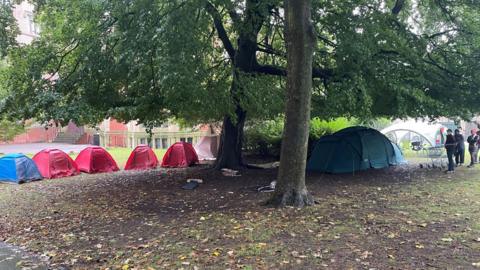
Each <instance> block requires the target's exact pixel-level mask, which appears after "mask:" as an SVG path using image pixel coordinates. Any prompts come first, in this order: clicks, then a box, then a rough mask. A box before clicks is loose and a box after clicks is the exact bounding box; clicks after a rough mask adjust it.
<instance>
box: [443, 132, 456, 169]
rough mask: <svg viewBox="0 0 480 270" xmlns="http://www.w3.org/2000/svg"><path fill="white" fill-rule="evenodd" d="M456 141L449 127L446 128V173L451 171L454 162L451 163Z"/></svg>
mask: <svg viewBox="0 0 480 270" xmlns="http://www.w3.org/2000/svg"><path fill="white" fill-rule="evenodd" d="M456 146H457V143H456V142H455V137H454V136H453V132H452V130H451V129H448V130H447V138H446V140H445V149H446V150H447V157H448V171H447V173H453V171H454V168H455V164H454V163H453V155H454V154H455V150H456Z"/></svg>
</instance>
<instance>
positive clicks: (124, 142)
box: [98, 131, 211, 149]
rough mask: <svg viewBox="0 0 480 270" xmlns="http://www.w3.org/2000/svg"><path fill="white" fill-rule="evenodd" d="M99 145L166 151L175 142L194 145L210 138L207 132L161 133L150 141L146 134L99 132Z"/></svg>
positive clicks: (155, 134)
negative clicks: (142, 146) (139, 146)
mask: <svg viewBox="0 0 480 270" xmlns="http://www.w3.org/2000/svg"><path fill="white" fill-rule="evenodd" d="M98 135H99V136H100V145H101V146H103V147H127V148H135V147H136V146H137V145H139V144H150V145H151V146H152V147H153V148H155V149H167V148H168V147H170V145H172V144H174V143H176V142H180V141H183V142H188V143H191V144H196V143H197V142H198V141H199V140H200V139H201V138H202V137H205V136H210V135H211V134H210V133H209V132H203V131H199V132H161V133H154V134H153V135H152V138H151V141H149V138H150V136H149V134H148V133H146V132H128V131H112V132H100V133H98Z"/></svg>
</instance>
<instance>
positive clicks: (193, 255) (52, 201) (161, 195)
mask: <svg viewBox="0 0 480 270" xmlns="http://www.w3.org/2000/svg"><path fill="white" fill-rule="evenodd" d="M479 173H480V170H479V169H478V168H474V169H467V168H465V167H462V168H459V169H458V170H457V171H456V173H455V174H453V175H447V174H445V173H443V171H441V170H439V169H426V168H423V169H420V168H419V167H418V166H413V165H412V166H410V167H399V168H390V169H386V170H371V171H365V172H360V173H356V174H354V175H352V174H348V175H328V174H314V175H308V176H307V185H308V188H309V190H310V191H311V193H312V194H313V196H314V197H315V198H316V200H317V204H316V205H315V206H312V207H309V208H305V209H295V208H285V209H272V208H267V207H265V206H263V205H262V202H263V201H265V200H266V199H267V198H268V197H269V194H266V193H258V192H256V191H255V187H256V186H258V185H266V184H268V183H270V181H272V180H273V179H275V178H276V174H277V171H276V170H273V169H269V170H246V171H243V172H242V176H241V177H235V178H232V177H226V176H223V175H221V174H220V173H218V172H215V171H211V170H208V169H206V168H204V167H202V166H198V167H194V168H189V169H175V170H172V169H169V170H164V169H159V170H150V171H143V172H141V171H140V172H117V173H112V174H98V175H85V174H84V175H80V176H76V177H72V178H65V179H55V180H47V181H40V182H34V183H30V184H25V185H0V224H1V226H0V239H5V240H6V241H7V242H9V243H11V244H14V245H19V246H24V247H26V248H27V250H30V251H32V252H35V253H37V254H44V255H45V256H48V258H49V264H50V266H51V267H52V268H54V269H55V268H60V267H62V266H64V267H67V268H69V269H106V268H108V269H180V268H183V269H227V268H229V269H453V268H457V269H474V268H476V267H478V266H479V265H480V174H479ZM187 178H201V179H203V180H204V183H203V184H202V185H200V187H199V188H197V189H196V190H193V191H185V190H182V189H181V188H180V187H181V186H182V185H183V184H184V183H185V180H186V179H187ZM19 198H21V199H19Z"/></svg>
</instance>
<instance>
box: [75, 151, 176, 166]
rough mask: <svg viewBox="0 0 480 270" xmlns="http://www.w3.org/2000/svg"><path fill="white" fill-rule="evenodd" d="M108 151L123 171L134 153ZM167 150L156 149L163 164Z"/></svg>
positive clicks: (156, 153)
mask: <svg viewBox="0 0 480 270" xmlns="http://www.w3.org/2000/svg"><path fill="white" fill-rule="evenodd" d="M106 150H107V151H108V152H109V153H110V155H112V157H113V159H115V161H116V162H117V164H118V166H119V167H120V168H122V169H123V167H125V164H126V163H127V160H128V157H129V156H130V153H131V152H132V149H130V148H118V147H117V148H110V147H108V148H106ZM166 151H167V150H166V149H154V152H155V155H157V158H158V160H159V161H160V162H161V161H162V158H163V155H164V154H165V152H166ZM75 157H76V155H75Z"/></svg>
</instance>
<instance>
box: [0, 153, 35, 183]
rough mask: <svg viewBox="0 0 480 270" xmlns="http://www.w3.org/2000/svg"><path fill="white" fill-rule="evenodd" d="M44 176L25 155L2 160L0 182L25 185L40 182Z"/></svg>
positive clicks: (0, 160) (10, 156)
mask: <svg viewBox="0 0 480 270" xmlns="http://www.w3.org/2000/svg"><path fill="white" fill-rule="evenodd" d="M40 179H42V175H41V174H40V172H39V171H38V168H37V165H35V163H34V162H33V160H32V159H30V158H28V157H27V156H25V155H23V154H9V155H6V156H3V157H1V158H0V182H13V183H23V182H29V181H32V180H40Z"/></svg>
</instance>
